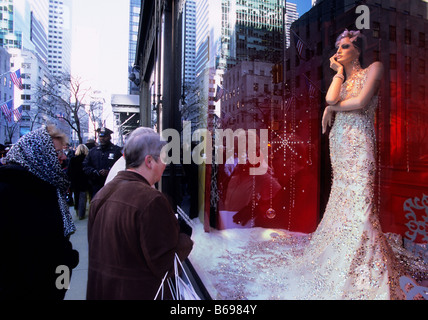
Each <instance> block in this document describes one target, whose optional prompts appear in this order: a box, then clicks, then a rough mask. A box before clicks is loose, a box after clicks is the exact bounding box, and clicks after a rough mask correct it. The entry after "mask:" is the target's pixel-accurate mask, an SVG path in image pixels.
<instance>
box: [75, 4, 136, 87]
mask: <svg viewBox="0 0 428 320" xmlns="http://www.w3.org/2000/svg"><path fill="white" fill-rule="evenodd" d="M71 3H72V22H73V24H72V26H73V27H72V34H73V36H72V42H73V43H72V62H71V68H72V74H73V75H74V76H77V77H80V78H81V79H82V80H84V81H85V82H87V83H88V84H90V86H91V87H92V89H97V90H101V91H102V92H105V93H106V94H107V95H109V94H126V93H127V86H128V82H127V78H128V41H129V40H128V30H129V0H72V1H71Z"/></svg>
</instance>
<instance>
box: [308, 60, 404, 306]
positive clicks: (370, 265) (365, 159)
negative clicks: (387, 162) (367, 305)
mask: <svg viewBox="0 0 428 320" xmlns="http://www.w3.org/2000/svg"><path fill="white" fill-rule="evenodd" d="M369 68H370V67H369ZM369 68H367V69H361V70H360V71H358V72H357V73H356V74H354V75H353V77H352V78H350V79H347V81H345V82H344V83H343V84H342V88H341V92H340V98H341V100H342V101H343V100H347V99H350V98H353V97H356V96H358V95H359V93H360V92H361V90H362V88H363V86H364V84H365V82H366V80H367V74H368V70H369ZM377 104H378V97H377V95H375V96H373V98H372V99H371V101H370V103H369V104H368V105H367V106H366V107H365V108H363V109H360V110H355V111H348V112H336V116H335V121H334V124H333V126H332V129H331V131H330V157H331V165H332V175H333V183H332V188H331V193H330V198H329V201H328V204H327V207H326V211H325V213H324V216H323V219H322V221H321V223H320V224H319V226H318V228H317V230H316V231H315V232H314V234H313V235H312V237H311V240H310V243H309V245H308V247H307V249H306V251H305V252H304V256H303V257H304V258H305V259H310V260H311V262H310V269H311V276H309V277H305V276H304V277H302V287H303V288H309V289H314V290H313V291H312V292H310V291H311V290H309V291H307V290H306V289H304V290H302V294H303V295H305V297H306V298H311V297H313V298H328V299H390V298H398V297H400V288H399V283H398V278H399V276H400V274H401V273H402V272H403V271H402V270H401V266H400V264H399V263H398V261H397V260H396V258H395V256H394V254H393V252H392V250H391V247H390V246H389V244H388V242H387V240H386V238H385V235H384V234H383V232H382V230H381V227H380V223H379V219H378V215H377V213H376V210H375V207H374V182H375V172H376V160H375V150H376V138H375V127H374V118H375V110H376V107H377ZM306 263H307V261H306ZM305 273H307V272H306V271H305ZM302 298H304V297H302Z"/></svg>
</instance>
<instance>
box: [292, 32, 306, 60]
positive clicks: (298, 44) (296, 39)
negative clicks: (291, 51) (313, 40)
mask: <svg viewBox="0 0 428 320" xmlns="http://www.w3.org/2000/svg"><path fill="white" fill-rule="evenodd" d="M293 38H294V44H295V45H296V49H297V52H298V53H299V56H300V57H302V53H303V46H304V42H303V41H302V40H301V39H300V38H299V36H298V35H297V34H295V33H294V31H293Z"/></svg>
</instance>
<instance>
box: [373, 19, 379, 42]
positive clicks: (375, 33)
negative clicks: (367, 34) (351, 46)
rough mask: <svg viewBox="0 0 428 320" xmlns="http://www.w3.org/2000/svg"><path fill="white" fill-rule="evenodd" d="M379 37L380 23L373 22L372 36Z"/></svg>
mask: <svg viewBox="0 0 428 320" xmlns="http://www.w3.org/2000/svg"><path fill="white" fill-rule="evenodd" d="M379 37H380V23H379V22H373V38H379Z"/></svg>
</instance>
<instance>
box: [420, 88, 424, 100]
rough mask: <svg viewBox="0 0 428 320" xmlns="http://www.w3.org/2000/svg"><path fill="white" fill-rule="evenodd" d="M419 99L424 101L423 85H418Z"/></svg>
mask: <svg viewBox="0 0 428 320" xmlns="http://www.w3.org/2000/svg"><path fill="white" fill-rule="evenodd" d="M419 101H422V102H424V101H425V86H419Z"/></svg>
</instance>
